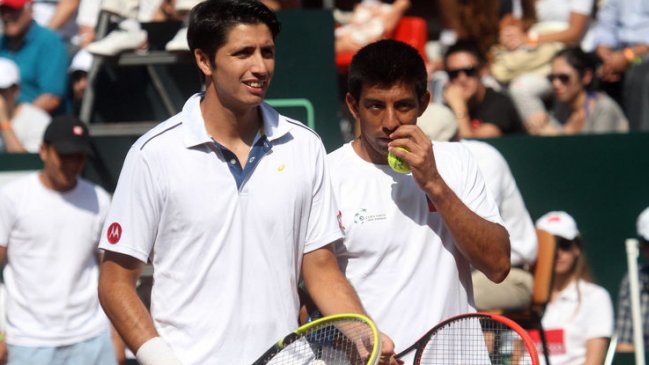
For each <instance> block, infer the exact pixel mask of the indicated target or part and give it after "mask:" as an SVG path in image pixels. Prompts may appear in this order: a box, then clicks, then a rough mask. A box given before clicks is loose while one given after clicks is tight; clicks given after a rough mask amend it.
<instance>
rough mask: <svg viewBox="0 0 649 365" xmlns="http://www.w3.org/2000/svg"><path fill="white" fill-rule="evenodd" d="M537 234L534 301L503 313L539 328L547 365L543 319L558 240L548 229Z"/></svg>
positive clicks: (525, 326)
mask: <svg viewBox="0 0 649 365" xmlns="http://www.w3.org/2000/svg"><path fill="white" fill-rule="evenodd" d="M536 236H537V239H538V253H537V258H536V263H535V264H534V286H533V288H532V301H531V303H530V306H529V308H525V309H522V310H516V311H503V312H502V314H503V315H504V316H506V317H508V318H510V319H512V320H514V321H515V322H517V323H518V324H519V325H520V326H521V327H523V328H525V329H526V330H528V331H530V330H537V331H538V334H539V337H540V340H541V346H542V350H543V356H544V357H545V361H546V364H547V365H550V359H549V352H548V345H547V341H546V338H545V333H544V331H543V325H542V324H541V319H542V318H543V313H544V312H545V307H546V306H547V304H548V302H549V301H550V295H551V293H552V284H553V281H554V264H555V262H556V259H557V256H556V251H557V242H556V239H555V238H554V236H553V235H552V234H551V233H549V232H546V231H543V230H540V229H537V230H536Z"/></svg>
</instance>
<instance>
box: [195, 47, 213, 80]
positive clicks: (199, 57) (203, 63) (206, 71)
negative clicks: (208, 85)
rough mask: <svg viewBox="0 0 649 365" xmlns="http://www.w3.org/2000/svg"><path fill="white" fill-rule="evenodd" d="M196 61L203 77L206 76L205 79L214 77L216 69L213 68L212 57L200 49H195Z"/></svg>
mask: <svg viewBox="0 0 649 365" xmlns="http://www.w3.org/2000/svg"><path fill="white" fill-rule="evenodd" d="M194 60H195V61H196V65H197V66H198V68H199V69H200V70H201V72H202V73H203V75H205V77H209V76H211V75H212V72H213V71H214V68H213V67H212V62H210V57H209V56H208V55H206V54H205V52H203V51H202V50H200V49H198V48H197V49H195V50H194Z"/></svg>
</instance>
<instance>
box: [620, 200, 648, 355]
mask: <svg viewBox="0 0 649 365" xmlns="http://www.w3.org/2000/svg"><path fill="white" fill-rule="evenodd" d="M636 227H637V232H638V241H639V242H640V252H641V253H642V256H644V257H645V258H649V208H645V210H643V211H642V213H640V215H639V216H638V221H637V224H636ZM637 274H638V279H639V282H640V306H641V308H640V312H641V313H642V326H643V331H642V336H643V338H644V345H645V348H647V347H649V317H648V316H649V306H648V304H649V264H645V265H642V266H641V267H640V268H639V269H638V273H637ZM629 289H630V288H629V274H628V273H627V274H626V275H624V278H623V279H622V282H621V283H620V291H619V294H618V299H617V319H616V321H615V331H616V333H617V351H619V352H633V351H634V349H635V347H634V345H633V322H632V318H631V294H630V290H629Z"/></svg>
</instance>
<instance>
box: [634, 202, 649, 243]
mask: <svg viewBox="0 0 649 365" xmlns="http://www.w3.org/2000/svg"><path fill="white" fill-rule="evenodd" d="M637 227H638V236H640V237H642V238H644V239H645V240H647V241H649V208H646V209H645V210H643V211H642V213H640V216H639V217H638V223H637Z"/></svg>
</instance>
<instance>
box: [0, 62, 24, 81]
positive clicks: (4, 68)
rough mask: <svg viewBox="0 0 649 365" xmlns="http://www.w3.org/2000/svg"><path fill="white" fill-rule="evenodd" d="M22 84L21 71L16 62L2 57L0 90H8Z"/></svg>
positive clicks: (0, 63)
mask: <svg viewBox="0 0 649 365" xmlns="http://www.w3.org/2000/svg"><path fill="white" fill-rule="evenodd" d="M19 83H20V71H19V70H18V66H16V64H15V63H14V61H12V60H10V59H8V58H2V57H0V89H8V88H9V87H11V86H13V85H18V84H19Z"/></svg>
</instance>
